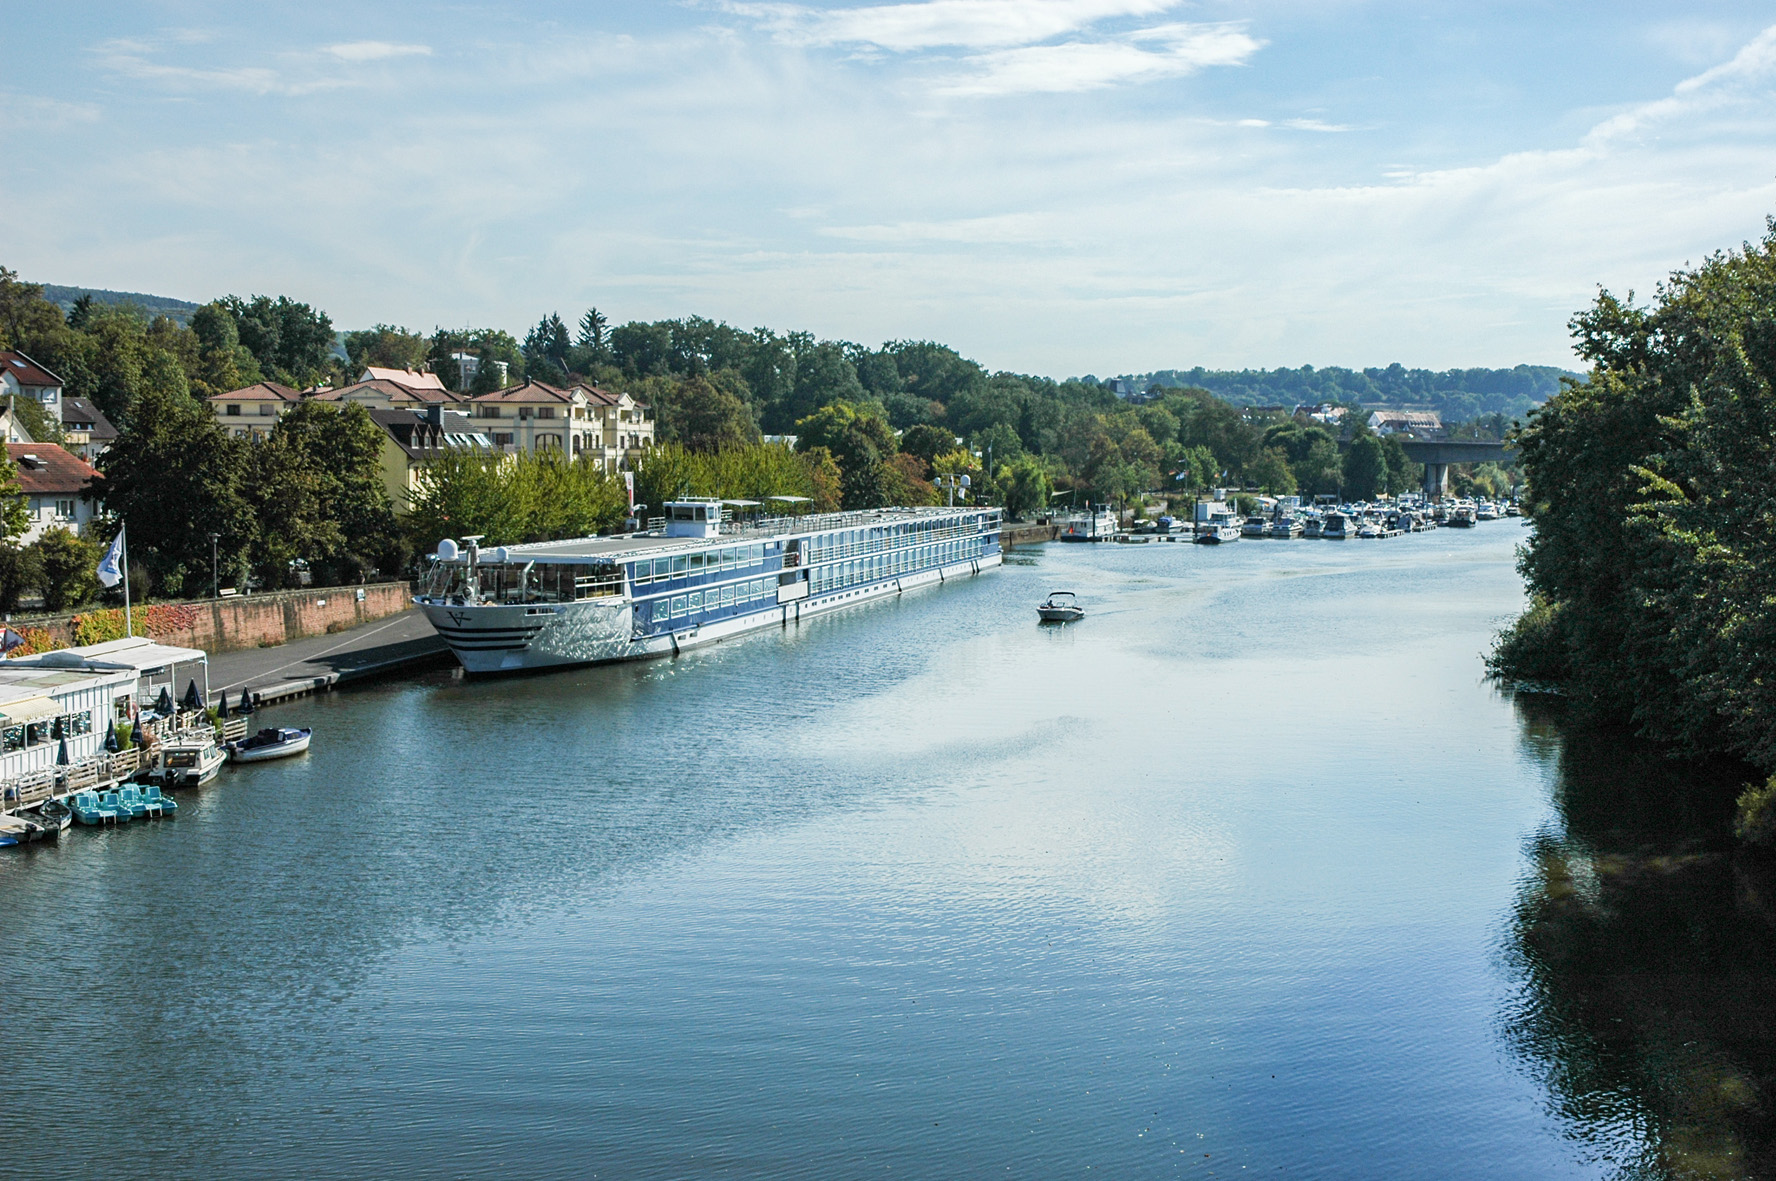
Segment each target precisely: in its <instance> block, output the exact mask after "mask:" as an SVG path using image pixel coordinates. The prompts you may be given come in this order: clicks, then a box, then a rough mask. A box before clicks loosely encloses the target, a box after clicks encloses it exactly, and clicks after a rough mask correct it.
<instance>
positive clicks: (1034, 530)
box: [999, 522, 1061, 549]
mask: <svg viewBox="0 0 1776 1181" xmlns="http://www.w3.org/2000/svg"><path fill="white" fill-rule="evenodd" d="M1060 532H1061V527H1060V526H1059V525H1052V524H1048V523H1047V522H1039V523H1036V524H1007V525H1004V526H1002V527H1001V528H1000V530H999V547H1000V548H1001V549H1015V548H1016V547H1018V546H1020V545H1040V544H1041V543H1043V542H1045V541H1053V540H1054V539H1055V538H1056V537H1058V536H1059V535H1060Z"/></svg>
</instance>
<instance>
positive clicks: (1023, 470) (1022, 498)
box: [999, 455, 1054, 521]
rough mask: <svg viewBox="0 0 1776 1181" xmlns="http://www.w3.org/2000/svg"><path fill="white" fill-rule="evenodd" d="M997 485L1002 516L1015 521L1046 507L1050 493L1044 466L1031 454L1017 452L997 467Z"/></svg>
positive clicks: (1052, 490)
mask: <svg viewBox="0 0 1776 1181" xmlns="http://www.w3.org/2000/svg"><path fill="white" fill-rule="evenodd" d="M999 488H1000V491H1001V493H1002V495H1003V497H1004V501H1005V513H1006V515H1007V516H1009V517H1010V518H1012V519H1013V520H1018V521H1021V520H1023V519H1024V518H1025V517H1027V516H1029V515H1030V514H1031V513H1036V512H1040V511H1041V510H1043V509H1045V508H1047V507H1048V499H1049V497H1050V496H1051V495H1053V493H1054V484H1053V482H1052V481H1050V479H1049V478H1048V469H1046V468H1045V467H1043V466H1042V461H1041V460H1039V459H1037V458H1035V457H1034V456H1031V455H1020V456H1018V457H1017V458H1016V459H1014V460H1012V461H1011V462H1010V463H1008V464H1005V465H1004V466H1002V467H1001V468H1000V469H999Z"/></svg>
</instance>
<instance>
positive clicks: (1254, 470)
mask: <svg viewBox="0 0 1776 1181" xmlns="http://www.w3.org/2000/svg"><path fill="white" fill-rule="evenodd" d="M1246 480H1247V481H1248V483H1251V484H1256V485H1258V489H1259V491H1261V492H1268V493H1270V494H1271V495H1273V496H1289V495H1291V494H1293V493H1294V492H1295V489H1296V484H1295V473H1294V472H1293V471H1292V470H1290V468H1289V457H1288V454H1287V453H1286V452H1284V451H1283V449H1282V448H1281V447H1266V448H1264V450H1262V451H1260V452H1259V453H1258V458H1257V459H1255V460H1253V461H1252V463H1251V464H1250V465H1248V466H1247V468H1246Z"/></svg>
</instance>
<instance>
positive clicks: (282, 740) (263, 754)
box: [228, 726, 314, 763]
mask: <svg viewBox="0 0 1776 1181" xmlns="http://www.w3.org/2000/svg"><path fill="white" fill-rule="evenodd" d="M313 734H314V731H312V730H310V729H309V728H308V727H306V726H303V727H301V728H297V727H294V726H267V727H266V728H265V729H263V730H261V731H259V733H257V734H255V735H253V736H252V737H251V738H242V739H240V740H239V741H236V742H231V743H229V744H228V757H229V758H230V759H233V760H234V761H235V762H237V763H263V762H266V761H267V760H269V759H287V758H289V757H290V756H291V755H299V754H301V753H302V752H303V751H305V750H307V749H308V740H309V738H310V737H312V736H313Z"/></svg>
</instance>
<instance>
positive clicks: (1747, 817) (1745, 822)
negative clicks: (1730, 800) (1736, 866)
mask: <svg viewBox="0 0 1776 1181" xmlns="http://www.w3.org/2000/svg"><path fill="white" fill-rule="evenodd" d="M1733 835H1734V836H1736V837H1738V838H1739V839H1740V840H1741V841H1743V842H1744V843H1746V844H1748V845H1755V846H1758V847H1760V848H1764V849H1770V848H1773V847H1776V775H1772V776H1770V778H1768V779H1766V780H1765V781H1764V782H1763V783H1761V784H1753V785H1752V786H1751V787H1748V788H1746V789H1745V791H1744V792H1742V793H1741V794H1740V796H1739V813H1738V815H1737V816H1735V817H1734V818H1733Z"/></svg>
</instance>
